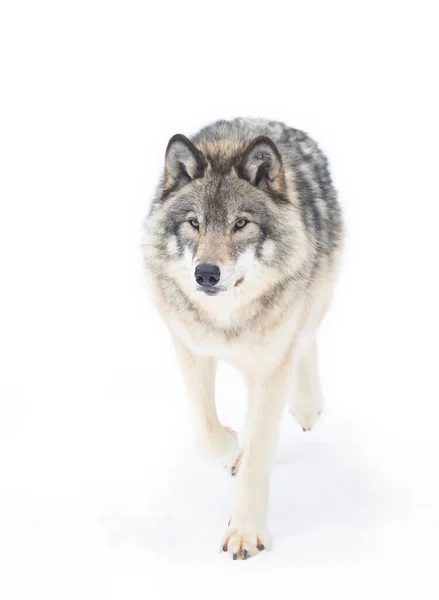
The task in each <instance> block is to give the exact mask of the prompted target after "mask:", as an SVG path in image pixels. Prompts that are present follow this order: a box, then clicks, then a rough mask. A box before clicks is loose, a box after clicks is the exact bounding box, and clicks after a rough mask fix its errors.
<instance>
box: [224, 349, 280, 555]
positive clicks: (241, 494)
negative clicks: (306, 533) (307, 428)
mask: <svg viewBox="0 0 439 600" xmlns="http://www.w3.org/2000/svg"><path fill="white" fill-rule="evenodd" d="M291 370H292V367H291V360H290V359H289V358H288V359H286V360H285V361H284V362H283V364H282V365H281V366H280V367H278V368H277V369H276V370H275V371H274V372H272V373H270V374H266V375H265V376H262V375H258V374H255V373H253V374H251V376H250V377H249V407H248V411H247V417H246V423H245V436H244V445H243V452H242V456H241V460H240V465H239V471H238V475H237V482H236V483H237V490H236V499H235V505H234V508H233V511H232V516H231V519H230V522H229V527H228V530H227V531H226V533H225V535H224V538H223V541H222V550H223V551H224V552H229V553H230V554H231V555H232V556H233V559H234V560H235V559H244V560H245V559H247V558H249V557H250V556H253V555H254V554H257V553H258V552H259V551H261V550H264V549H269V547H270V537H269V534H268V531H267V504H268V486H269V477H270V468H271V464H272V461H273V458H274V454H275V451H276V445H277V438H278V430H279V423H280V420H281V416H282V409H283V407H284V402H285V398H286V389H287V386H288V382H289V380H290V377H291Z"/></svg>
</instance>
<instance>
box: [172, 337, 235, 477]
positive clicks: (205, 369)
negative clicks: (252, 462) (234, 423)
mask: <svg viewBox="0 0 439 600" xmlns="http://www.w3.org/2000/svg"><path fill="white" fill-rule="evenodd" d="M173 339H174V346H175V349H176V352H177V357H178V362H179V364H180V369H181V372H182V375H183V378H184V381H185V383H186V388H187V392H188V395H189V400H190V408H191V413H192V420H193V424H194V428H195V432H196V434H197V437H198V440H199V442H200V444H201V445H202V447H203V448H204V449H205V450H206V451H207V452H208V453H209V454H210V455H211V456H212V457H213V458H214V459H215V460H216V461H217V462H218V463H219V464H220V465H221V466H222V467H223V468H225V469H231V468H232V466H233V464H234V463H235V462H236V460H237V457H238V440H237V435H236V433H235V432H234V431H232V430H231V429H228V428H226V427H223V425H221V423H220V421H219V419H218V415H217V412H216V406H215V372H216V360H215V359H214V358H211V357H208V356H201V355H198V354H194V353H193V352H191V351H190V350H189V349H188V348H187V347H186V346H185V345H184V344H183V342H181V341H180V340H179V339H178V338H177V337H175V336H174V338H173Z"/></svg>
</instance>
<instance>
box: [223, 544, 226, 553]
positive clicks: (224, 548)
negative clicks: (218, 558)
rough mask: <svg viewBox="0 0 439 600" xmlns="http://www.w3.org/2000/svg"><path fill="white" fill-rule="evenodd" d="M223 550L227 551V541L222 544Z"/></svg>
mask: <svg viewBox="0 0 439 600" xmlns="http://www.w3.org/2000/svg"><path fill="white" fill-rule="evenodd" d="M223 552H227V542H226V543H225V544H224V546H223Z"/></svg>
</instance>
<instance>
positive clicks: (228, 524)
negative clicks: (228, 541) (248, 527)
mask: <svg viewBox="0 0 439 600" xmlns="http://www.w3.org/2000/svg"><path fill="white" fill-rule="evenodd" d="M231 522H232V517H230V519H229V522H228V523H227V527H230V523H231Z"/></svg>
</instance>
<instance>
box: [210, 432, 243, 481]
mask: <svg viewBox="0 0 439 600" xmlns="http://www.w3.org/2000/svg"><path fill="white" fill-rule="evenodd" d="M210 447H211V451H212V454H213V456H214V458H215V461H216V462H217V463H218V464H219V465H220V466H221V467H222V468H223V469H225V470H226V471H228V472H229V473H231V474H232V475H236V473H237V470H238V465H239V460H240V458H241V455H240V452H239V445H238V434H237V433H236V431H233V429H230V427H224V428H223V429H222V431H221V435H218V436H217V437H215V438H213V439H212V440H211V444H210Z"/></svg>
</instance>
